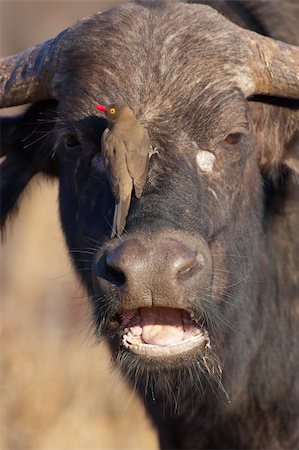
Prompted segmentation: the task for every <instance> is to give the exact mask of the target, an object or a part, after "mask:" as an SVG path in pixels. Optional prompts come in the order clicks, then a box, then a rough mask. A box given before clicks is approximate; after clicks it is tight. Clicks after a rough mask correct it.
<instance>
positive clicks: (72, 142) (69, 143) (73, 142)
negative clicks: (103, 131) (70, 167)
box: [64, 134, 80, 148]
mask: <svg viewBox="0 0 299 450" xmlns="http://www.w3.org/2000/svg"><path fill="white" fill-rule="evenodd" d="M64 144H65V146H66V147H67V148H73V147H77V145H80V142H79V140H78V138H77V136H76V135H75V134H69V135H67V136H66V137H65V140H64Z"/></svg>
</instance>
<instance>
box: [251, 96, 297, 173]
mask: <svg viewBox="0 0 299 450" xmlns="http://www.w3.org/2000/svg"><path fill="white" fill-rule="evenodd" d="M249 106H250V108H249V109H250V118H251V125H252V129H253V132H254V134H255V136H256V139H257V143H258V151H259V160H260V167H261V171H262V172H263V173H265V174H268V175H270V176H272V177H276V176H277V175H278V174H279V172H280V169H281V168H283V167H287V168H288V169H290V170H291V172H293V173H294V174H296V175H298V176H299V102H298V101H296V100H281V99H271V100H270V99H263V102H260V101H252V102H249Z"/></svg>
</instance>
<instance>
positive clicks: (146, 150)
mask: <svg viewBox="0 0 299 450" xmlns="http://www.w3.org/2000/svg"><path fill="white" fill-rule="evenodd" d="M111 111H112V112H113V114H111ZM106 116H107V119H108V122H109V126H108V128H106V130H105V131H104V133H103V135H102V142H101V147H102V154H103V156H104V161H105V166H106V170H107V176H108V179H109V182H110V185H111V190H112V193H113V195H114V197H115V202H116V205H115V212H114V220H113V227H112V234H111V237H113V236H114V235H115V234H118V235H120V234H121V233H122V232H123V230H124V228H125V225H126V219H127V215H128V212H129V208H130V203H131V195H132V190H133V187H134V191H135V195H136V197H137V198H140V196H141V194H142V190H143V187H144V184H145V181H146V178H147V172H148V164H149V158H150V155H151V153H152V152H151V145H150V139H149V135H148V132H147V130H146V128H145V127H144V126H143V125H142V124H141V123H140V122H138V120H137V119H136V117H135V116H134V113H133V111H132V110H131V109H130V108H129V107H128V106H126V105H120V106H110V107H108V109H107V112H106Z"/></svg>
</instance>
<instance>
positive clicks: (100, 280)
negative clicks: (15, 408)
mask: <svg viewBox="0 0 299 450" xmlns="http://www.w3.org/2000/svg"><path fill="white" fill-rule="evenodd" d="M298 20H299V7H298V4H297V3H295V2H292V1H284V2H263V1H261V2H260V1H259V2H258V1H242V2H238V1H236V2H229V1H225V0H219V1H217V2H216V1H215V2H214V1H211V2H208V1H206V2H202V4H193V3H182V2H177V1H160V0H157V1H156V0H153V1H141V0H140V1H136V2H131V3H123V4H121V5H118V6H116V7H114V8H112V9H111V10H109V11H106V12H103V13H98V14H96V15H93V16H91V17H89V18H87V19H83V20H82V21H80V22H78V23H77V24H75V25H74V26H72V27H70V28H68V29H67V30H65V31H62V32H61V33H60V34H59V35H58V36H57V37H55V38H53V39H51V40H49V41H47V42H44V43H42V44H40V45H37V46H35V47H33V48H31V49H28V50H27V51H25V52H23V53H21V54H18V55H14V56H11V57H7V58H3V59H1V61H0V67H1V78H0V104H1V107H8V106H13V105H21V104H27V103H32V105H31V106H30V107H29V108H28V109H27V110H26V111H25V113H24V114H22V115H20V116H16V117H12V118H4V119H2V120H1V130H2V132H1V155H2V156H4V160H3V162H2V178H1V197H2V216H1V224H2V225H4V224H5V221H6V219H7V217H8V216H9V214H10V213H11V212H12V211H13V210H14V209H15V206H16V204H17V201H18V198H19V196H20V194H21V192H22V191H23V190H24V188H25V187H26V185H27V183H28V182H29V180H30V179H31V178H32V177H33V176H34V175H35V174H36V173H38V172H42V173H44V174H45V176H47V177H57V178H58V180H59V208H60V218H61V224H62V228H63V231H64V235H65V239H66V243H67V247H68V251H69V253H70V255H71V258H72V261H73V265H74V268H75V270H76V271H77V273H78V276H79V277H80V278H81V280H82V282H83V284H84V286H85V287H86V289H87V291H88V293H89V295H90V297H91V302H92V305H93V310H94V328H95V333H96V335H97V336H98V337H99V338H103V339H105V340H106V341H107V342H108V343H109V345H110V348H111V353H112V355H113V360H114V362H115V364H117V365H119V366H120V367H121V369H122V371H123V373H124V374H125V376H126V377H127V378H128V379H129V380H130V381H131V383H132V385H133V387H134V388H135V389H137V391H138V392H139V393H140V396H141V397H142V398H144V402H145V405H146V409H147V411H148V414H149V416H150V417H151V419H152V421H153V423H154V425H155V426H156V427H157V430H158V433H159V438H160V445H161V448H163V449H172V448H180V449H187V448H189V449H194V448H196V449H197V448H234V449H237V448H240V449H241V448H242V449H244V448H277V449H281V448H285V449H289V448H298V446H299V382H298V371H299V270H298V269H299V232H298V229H299V228H298V223H299V208H298V204H299V185H298V176H299V112H298V111H299V102H298V100H299V48H298V47H296V45H297V46H298V45H299V36H298ZM99 102H100V103H101V104H105V105H110V104H124V105H127V106H128V107H129V108H130V109H131V110H132V111H133V112H134V115H135V117H136V119H137V120H138V121H139V122H140V123H142V125H143V127H144V128H145V129H146V131H147V133H148V136H149V140H150V143H151V147H152V148H153V149H155V151H154V153H153V155H152V156H151V158H150V160H149V164H148V173H147V179H146V182H145V185H144V187H143V191H142V195H141V196H140V198H137V197H136V195H134V193H132V198H131V203H130V209H129V213H128V216H127V218H126V224H125V230H124V232H123V233H122V234H119V233H116V235H115V236H113V237H111V230H112V223H113V214H114V209H115V198H114V196H113V193H112V190H111V184H110V181H109V177H108V176H107V171H106V166H105V161H104V159H103V155H102V154H101V136H102V134H103V132H104V130H105V129H106V128H107V119H106V117H105V116H104V114H102V113H101V112H98V111H97V110H96V105H97V104H98V103H99ZM41 119H42V120H41ZM37 124H38V133H39V134H38V136H39V139H36V138H34V136H35V135H34V133H35V132H36V128H37ZM30 133H32V136H33V138H32V143H31V145H30V147H29V149H28V150H27V151H25V149H24V148H23V147H24V144H23V140H24V136H28V135H30ZM41 133H42V134H41ZM43 135H44V138H43V139H42V138H41V137H40V136H43Z"/></svg>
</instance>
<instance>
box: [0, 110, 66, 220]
mask: <svg viewBox="0 0 299 450" xmlns="http://www.w3.org/2000/svg"><path fill="white" fill-rule="evenodd" d="M56 105H57V104H56V102H54V101H47V102H39V103H35V104H33V105H32V106H30V107H29V108H28V109H27V111H26V112H25V113H24V114H21V115H19V116H16V117H1V118H0V126H1V130H0V131H1V134H0V143H1V145H0V154H1V156H3V157H4V158H3V161H2V163H1V179H0V193H1V227H2V226H3V225H4V223H5V220H6V218H7V216H8V215H9V213H10V212H11V211H12V210H13V209H14V207H15V206H16V203H17V200H18V198H19V196H20V194H21V193H22V192H23V190H24V189H25V187H26V186H27V184H28V182H29V181H30V179H31V178H32V177H33V176H34V175H35V174H36V173H38V172H43V173H45V174H47V175H50V176H56V175H57V173H58V168H57V163H56V159H55V156H54V157H53V139H52V134H53V133H52V131H53V128H54V125H55V116H56Z"/></svg>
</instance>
